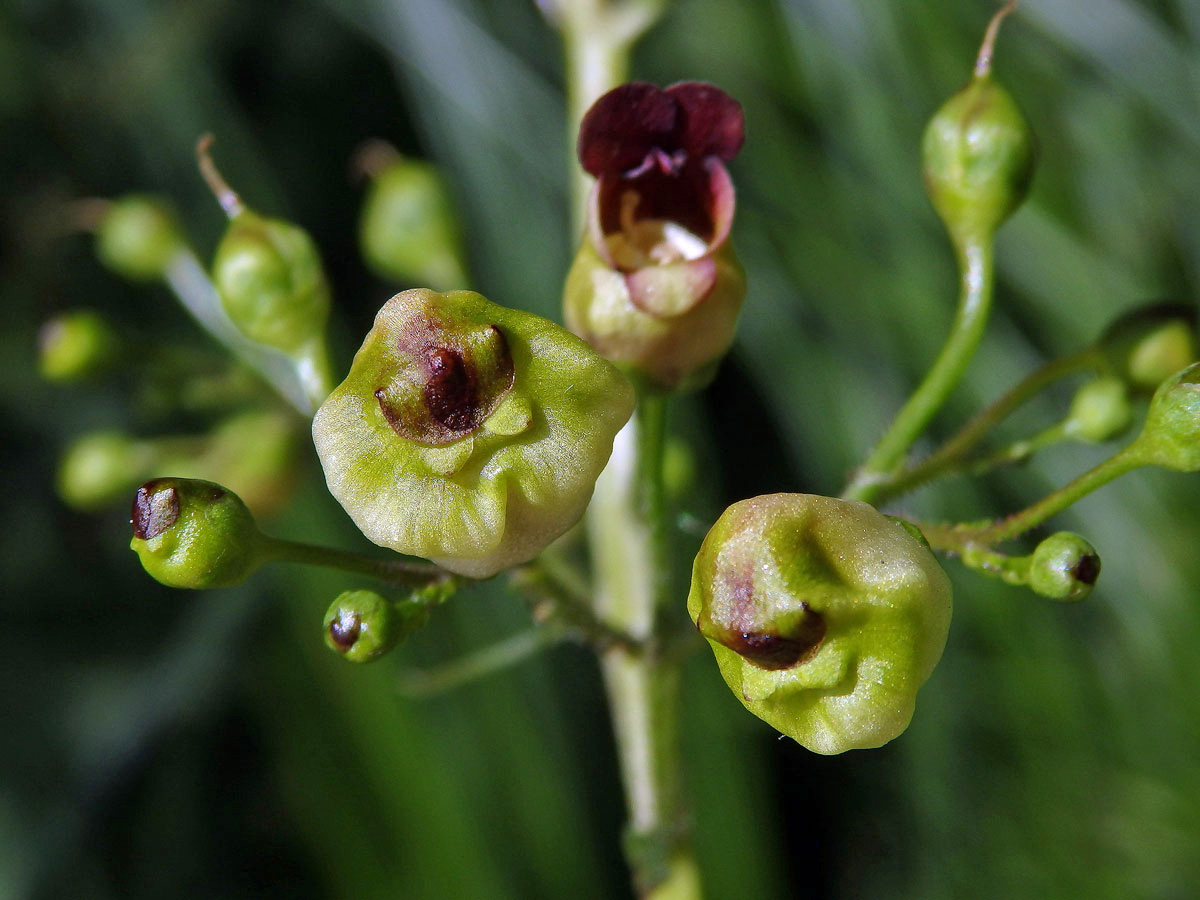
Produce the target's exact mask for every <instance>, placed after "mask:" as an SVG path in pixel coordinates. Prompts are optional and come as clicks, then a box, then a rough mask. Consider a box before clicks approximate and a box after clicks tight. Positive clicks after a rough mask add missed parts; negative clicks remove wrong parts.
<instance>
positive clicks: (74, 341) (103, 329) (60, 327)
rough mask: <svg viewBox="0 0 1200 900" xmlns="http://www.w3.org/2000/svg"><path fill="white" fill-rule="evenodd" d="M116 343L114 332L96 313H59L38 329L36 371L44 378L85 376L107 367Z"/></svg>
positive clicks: (61, 378) (72, 379) (76, 310)
mask: <svg viewBox="0 0 1200 900" xmlns="http://www.w3.org/2000/svg"><path fill="white" fill-rule="evenodd" d="M118 344H119V342H118V340H117V335H116V333H115V332H114V331H113V330H112V328H111V327H110V326H109V324H108V323H107V322H106V321H104V319H103V318H101V317H100V315H99V314H98V313H95V312H93V311H92V310H90V309H75V310H71V311H70V312H65V313H61V314H60V315H57V316H55V317H54V318H53V319H49V320H48V321H47V322H46V323H45V324H43V325H42V327H41V329H40V330H39V331H38V372H39V373H40V374H41V376H42V377H43V378H45V379H46V380H47V381H61V382H69V381H78V380H80V379H82V378H87V377H88V376H90V375H94V374H96V373H97V372H100V371H103V370H104V369H105V368H107V367H108V365H109V363H111V362H112V360H113V357H114V356H115V354H116V352H117V346H118Z"/></svg>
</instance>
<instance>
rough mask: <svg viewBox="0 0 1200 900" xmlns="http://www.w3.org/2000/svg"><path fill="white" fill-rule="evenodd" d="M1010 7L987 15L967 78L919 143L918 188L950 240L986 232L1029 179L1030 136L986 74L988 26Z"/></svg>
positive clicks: (1015, 202) (1012, 206)
mask: <svg viewBox="0 0 1200 900" xmlns="http://www.w3.org/2000/svg"><path fill="white" fill-rule="evenodd" d="M1011 9H1012V4H1010V5H1008V6H1006V7H1005V8H1004V9H1003V10H1001V11H1000V12H999V13H997V15H996V18H994V19H993V20H992V25H991V27H989V29H988V34H987V37H986V38H985V39H984V43H983V46H982V47H981V48H980V52H979V58H978V60H977V62H976V65H975V74H974V76H973V77H972V79H971V81H970V83H969V84H968V85H967V86H966V87H965V88H963V89H962V90H961V91H959V92H958V93H957V94H955V95H954V96H953V97H951V98H950V99H949V100H947V101H946V103H945V104H944V105H943V106H942V108H941V109H939V110H938V111H937V113H935V114H934V116H933V118H932V119H931V120H930V122H929V124H928V125H927V126H926V128H925V136H924V139H923V141H922V145H921V153H922V160H923V164H924V172H925V188H926V190H927V191H928V193H929V198H930V200H931V201H932V202H933V207H934V209H936V210H937V213H938V215H939V216H940V217H941V219H942V221H943V222H944V223H945V225H946V228H947V230H948V231H949V232H950V234H951V236H952V237H953V238H954V239H955V242H956V243H961V242H962V241H964V240H968V239H969V240H987V239H988V238H990V237H991V235H992V234H993V233H994V232H995V230H996V229H997V228H999V227H1000V225H1001V224H1002V223H1003V222H1004V220H1005V219H1007V218H1008V217H1009V216H1010V215H1012V213H1013V212H1014V211H1015V210H1016V209H1017V207H1018V206H1020V204H1021V201H1022V200H1024V199H1025V194H1026V193H1027V192H1028V189H1029V182H1030V180H1031V179H1032V177H1033V168H1034V162H1035V157H1036V149H1035V143H1034V139H1033V134H1032V132H1031V131H1030V129H1029V125H1028V124H1027V123H1026V121H1025V117H1024V116H1023V115H1022V113H1021V110H1020V109H1019V108H1018V107H1017V104H1016V101H1014V100H1013V98H1012V95H1011V94H1009V92H1008V91H1007V90H1005V89H1004V88H1003V87H1001V86H1000V85H999V84H997V83H996V81H995V79H994V78H993V77H992V72H991V61H992V47H993V45H994V43H995V39H996V31H997V29H998V27H999V24H1000V21H1001V20H1002V19H1003V17H1004V16H1005V15H1006V14H1007V13H1008V12H1010V11H1011Z"/></svg>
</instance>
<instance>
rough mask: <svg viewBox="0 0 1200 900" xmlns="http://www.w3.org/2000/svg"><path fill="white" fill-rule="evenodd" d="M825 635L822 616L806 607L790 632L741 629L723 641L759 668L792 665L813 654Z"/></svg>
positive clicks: (779, 667) (793, 666)
mask: <svg viewBox="0 0 1200 900" xmlns="http://www.w3.org/2000/svg"><path fill="white" fill-rule="evenodd" d="M824 639H825V620H824V619H823V618H821V616H819V615H818V614H817V613H815V612H813V611H812V610H810V609H808V608H807V607H805V611H804V618H803V619H802V620H801V622H800V625H799V627H798V628H796V629H794V630H793V632H792V633H791V634H788V635H783V634H772V633H770V632H762V631H742V632H737V633H735V634H733V635H731V639H730V640H725V641H722V643H723V644H725V646H727V647H728V648H729V649H730V650H733V651H734V652H735V653H737V654H738V655H739V656H741V657H743V658H745V659H746V660H747V661H748V662H750V663H753V664H754V665H756V666H758V667H759V668H760V669H768V670H772V671H774V670H777V669H793V668H795V667H796V666H799V665H803V664H804V663H806V662H808V661H809V660H810V659H812V658H813V657H814V656H816V655H817V650H818V649H819V648H820V646H821V641H823V640H824Z"/></svg>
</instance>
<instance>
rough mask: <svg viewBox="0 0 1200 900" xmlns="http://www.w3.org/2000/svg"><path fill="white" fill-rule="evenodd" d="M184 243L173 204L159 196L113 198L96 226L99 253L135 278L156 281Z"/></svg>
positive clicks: (114, 267)
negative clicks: (170, 204) (169, 204)
mask: <svg viewBox="0 0 1200 900" xmlns="http://www.w3.org/2000/svg"><path fill="white" fill-rule="evenodd" d="M183 247H184V240H183V235H182V233H181V231H180V229H179V224H178V223H177V222H176V220H175V214H174V212H172V210H171V208H170V206H168V205H167V203H166V202H164V201H163V200H161V199H159V198H158V197H151V196H147V195H144V194H131V195H129V196H126V197H121V198H120V199H118V200H114V201H113V202H112V204H111V205H110V206H109V207H108V208H107V210H106V211H105V213H104V216H103V218H102V219H101V220H100V223H99V226H98V227H97V229H96V255H97V256H98V257H99V258H100V262H101V263H103V264H104V265H105V266H107V267H108V268H109V269H111V270H112V271H114V272H116V273H117V274H118V275H121V276H122V277H124V278H128V279H130V280H132V281H157V280H159V279H161V278H163V277H164V275H165V274H166V271H167V267H168V266H169V265H170V263H171V259H172V258H173V257H174V256H175V255H176V254H177V253H178V252H179V251H180V250H181V249H183Z"/></svg>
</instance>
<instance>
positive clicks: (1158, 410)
mask: <svg viewBox="0 0 1200 900" xmlns="http://www.w3.org/2000/svg"><path fill="white" fill-rule="evenodd" d="M1130 449H1131V450H1135V451H1137V452H1139V453H1140V458H1141V459H1142V460H1144V461H1145V462H1147V463H1150V464H1153V465H1157V466H1164V467H1166V468H1168V469H1176V470H1178V471H1180V472H1200V363H1196V364H1193V365H1191V366H1189V367H1188V368H1186V369H1184V370H1183V371H1182V372H1179V373H1178V374H1176V375H1175V376H1174V377H1172V378H1168V379H1167V380H1166V381H1164V382H1163V383H1162V384H1161V385H1159V387H1158V390H1157V391H1155V392H1154V397H1153V398H1151V400H1150V410H1149V412H1147V414H1146V424H1145V425H1144V426H1142V433H1141V435H1140V436H1139V437H1138V439H1137V442H1136V444H1135V445H1134V446H1133V447H1131V448H1130Z"/></svg>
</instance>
